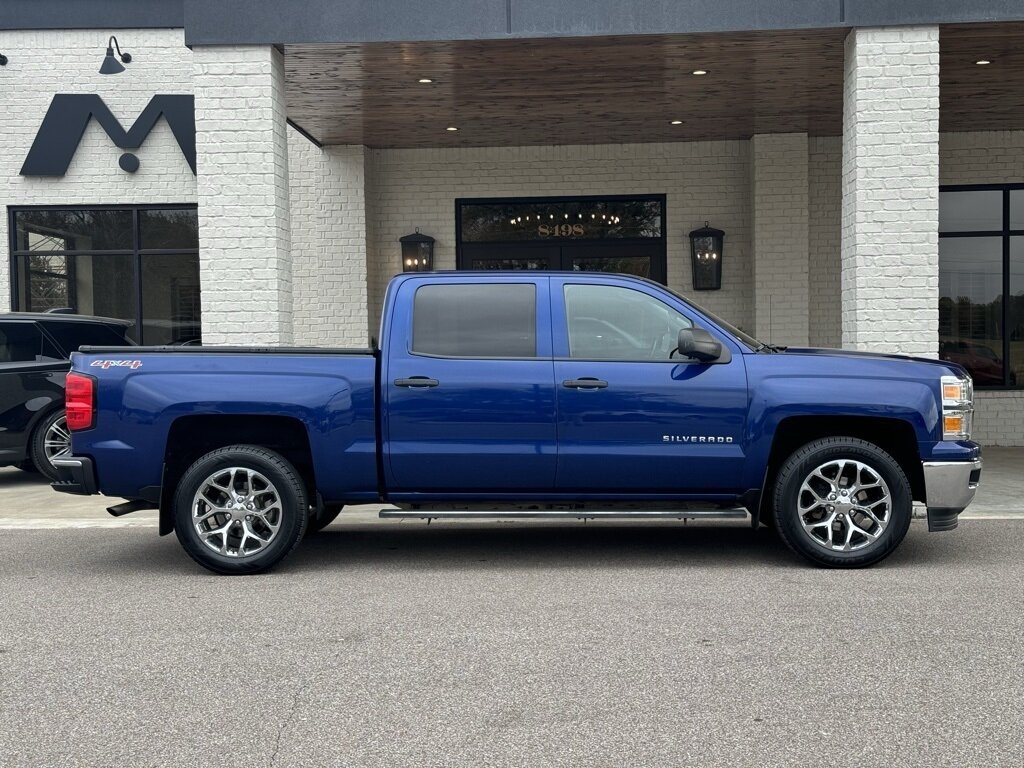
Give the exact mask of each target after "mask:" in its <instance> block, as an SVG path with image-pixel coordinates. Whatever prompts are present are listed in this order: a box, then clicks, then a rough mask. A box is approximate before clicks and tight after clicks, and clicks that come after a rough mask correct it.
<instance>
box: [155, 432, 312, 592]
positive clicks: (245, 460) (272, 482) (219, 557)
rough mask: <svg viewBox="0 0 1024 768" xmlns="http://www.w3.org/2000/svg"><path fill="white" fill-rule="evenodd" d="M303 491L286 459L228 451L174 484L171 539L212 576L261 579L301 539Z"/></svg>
mask: <svg viewBox="0 0 1024 768" xmlns="http://www.w3.org/2000/svg"><path fill="white" fill-rule="evenodd" d="M308 519H309V504H308V502H307V500H306V488H305V485H304V484H303V482H302V480H301V478H300V477H299V473H298V472H296V471H295V467H293V466H292V465H291V464H290V463H289V462H288V460H287V459H285V458H284V457H283V456H281V455H280V454H278V453H275V452H274V451H271V450H268V449H266V448H260V447H258V446H254V445H232V446H229V447H227V448H220V449H218V450H216V451H212V452H210V453H208V454H206V455H205V456H203V457H202V458H200V459H199V460H198V461H196V462H195V463H194V464H193V465H192V466H191V467H189V469H188V471H186V472H185V475H184V476H183V477H182V478H181V482H179V483H178V488H177V491H176V492H175V496H174V532H175V534H176V535H177V537H178V541H180V542H181V545H182V546H183V547H184V548H185V551H186V552H188V554H189V555H190V556H191V557H192V559H193V560H195V561H196V562H197V563H199V564H200V565H202V566H203V567H204V568H208V569H209V570H211V571H214V572H215V573H224V574H248V573H261V572H263V571H266V570H268V569H269V568H271V567H272V566H274V565H275V564H277V563H278V562H280V561H281V560H282V559H283V558H284V557H285V556H286V555H287V554H288V553H289V552H291V551H292V550H293V549H294V548H295V546H296V545H297V544H298V543H299V541H300V540H301V539H302V535H303V533H304V532H305V530H306V523H307V521H308Z"/></svg>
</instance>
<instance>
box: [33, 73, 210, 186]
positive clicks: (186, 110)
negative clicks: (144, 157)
mask: <svg viewBox="0 0 1024 768" xmlns="http://www.w3.org/2000/svg"><path fill="white" fill-rule="evenodd" d="M161 115H163V117H164V118H165V119H166V120H167V124H168V125H169V126H170V128H171V133H173V134H174V138H175V139H176V140H177V142H178V146H179V147H181V151H182V154H184V155H185V159H186V160H187V161H188V164H189V167H190V168H191V169H192V173H195V172H196V112H195V97H193V96H176V95H158V96H154V97H153V98H152V99H150V101H149V104H148V105H146V108H145V109H144V110H142V114H141V115H139V117H138V119H137V120H136V121H135V124H134V125H132V127H131V128H129V129H128V130H127V131H126V130H125V129H124V128H122V127H121V123H119V122H118V120H117V118H116V117H114V115H113V114H112V113H111V111H110V110H109V109H108V108H107V105H106V104H104V103H103V99H101V98H100V97H99V96H97V95H95V94H88V93H87V94H58V95H56V96H54V97H53V101H52V102H51V103H50V108H49V109H48V110H47V111H46V117H44V118H43V124H42V125H41V126H39V133H37V134H36V138H35V141H33V142H32V148H31V149H30V150H29V151H28V157H26V158H25V164H24V165H22V166H21V175H22V176H63V175H64V174H65V173H67V170H68V166H69V165H71V158H73V157H74V156H75V150H76V149H78V143H79V142H80V141H81V140H82V135H83V134H84V133H85V128H86V126H87V125H88V124H89V120H90V119H91V118H96V122H97V123H99V124H100V126H101V127H102V128H103V130H104V131H106V132H107V136H109V137H110V140H111V141H112V142H113V143H114V145H115V146H118V147H120V148H121V149H138V148H139V147H141V146H142V142H143V141H145V140H146V137H147V136H149V133H150V131H152V130H153V126H155V125H156V121H157V120H159V119H160V116H161ZM119 164H120V166H121V168H123V169H124V170H126V171H128V172H129V173H132V172H134V171H136V170H137V169H138V167H139V160H138V158H137V157H135V155H133V154H131V153H128V152H126V153H125V154H123V155H121V159H120V161H119Z"/></svg>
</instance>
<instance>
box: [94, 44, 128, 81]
mask: <svg viewBox="0 0 1024 768" xmlns="http://www.w3.org/2000/svg"><path fill="white" fill-rule="evenodd" d="M114 48H117V55H118V56H120V57H121V61H123V62H124V63H125V64H129V63H131V60H132V55H131V54H130V53H128V52H127V51H125V52H124V53H121V46H120V45H118V44H117V38H116V37H114V36H113V35H111V36H110V39H109V40H108V41H107V55H106V56H104V57H103V63H102V64H100V74H101V75H116V74H117V73H118V72H124V66H122V64H121V61H118V60H117V58H115V56H114Z"/></svg>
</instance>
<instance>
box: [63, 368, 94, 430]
mask: <svg viewBox="0 0 1024 768" xmlns="http://www.w3.org/2000/svg"><path fill="white" fill-rule="evenodd" d="M64 410H65V412H66V414H67V419H68V429H70V430H71V431H72V432H76V431H78V430H80V429H91V428H92V427H93V426H94V424H95V421H96V380H95V379H94V378H93V377H92V376H84V375H82V374H81V373H69V374H68V377H67V380H66V383H65V385H64Z"/></svg>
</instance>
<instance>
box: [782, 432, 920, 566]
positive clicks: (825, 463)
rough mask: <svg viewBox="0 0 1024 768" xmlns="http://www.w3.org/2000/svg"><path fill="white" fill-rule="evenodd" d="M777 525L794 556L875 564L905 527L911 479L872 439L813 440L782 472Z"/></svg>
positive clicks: (819, 561)
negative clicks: (908, 478) (869, 440)
mask: <svg viewBox="0 0 1024 768" xmlns="http://www.w3.org/2000/svg"><path fill="white" fill-rule="evenodd" d="M773 501H774V505H775V510H774V511H775V520H776V529H777V530H778V532H779V536H780V538H782V540H783V541H784V542H785V543H786V545H787V546H789V548H790V549H792V550H793V551H794V552H796V553H797V554H799V555H801V556H803V557H805V558H807V559H808V560H810V561H812V562H814V563H817V564H819V565H824V566H828V567H830V568H858V567H862V566H866V565H872V564H873V563H877V562H878V561H880V560H882V559H884V558H885V557H887V556H888V555H889V554H891V553H892V551H893V550H894V549H896V547H897V546H899V544H900V542H901V541H903V538H904V536H906V534H907V530H908V529H909V527H910V518H911V513H912V506H913V502H912V499H911V494H910V483H909V482H908V481H907V477H906V474H905V473H904V472H903V469H902V468H901V467H900V465H899V464H898V463H897V462H896V460H895V459H893V457H892V456H890V455H889V454H888V453H886V452H885V451H883V450H882V449H881V448H879V447H878V446H877V445H874V444H872V443H869V442H866V441H864V440H858V439H856V438H852V437H830V438H825V439H822V440H815V441H814V442H812V443H809V444H807V445H805V446H804V447H802V448H800V449H799V450H797V451H796V452H795V453H793V455H792V456H790V457H789V458H788V459H787V460H786V461H785V463H784V464H783V465H782V467H781V469H780V470H779V475H778V480H777V481H776V484H775V489H774V497H773Z"/></svg>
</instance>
